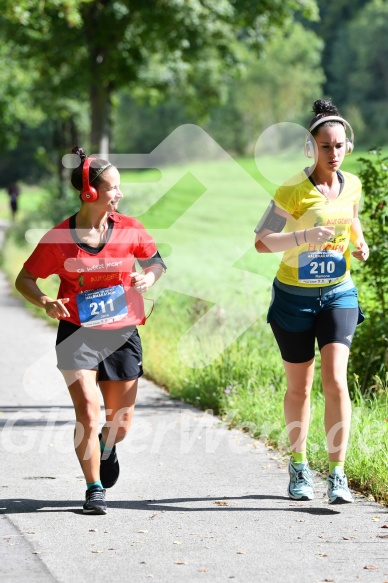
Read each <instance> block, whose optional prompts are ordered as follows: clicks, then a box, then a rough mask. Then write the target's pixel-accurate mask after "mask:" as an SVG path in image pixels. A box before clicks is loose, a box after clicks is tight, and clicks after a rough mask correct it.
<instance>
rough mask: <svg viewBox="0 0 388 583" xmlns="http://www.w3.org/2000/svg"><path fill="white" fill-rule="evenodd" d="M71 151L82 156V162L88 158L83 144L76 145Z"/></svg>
mask: <svg viewBox="0 0 388 583" xmlns="http://www.w3.org/2000/svg"><path fill="white" fill-rule="evenodd" d="M71 152H72V154H76V155H77V156H79V157H80V158H81V162H83V161H84V160H85V159H86V158H87V155H86V154H85V150H84V149H83V148H81V146H74V148H72V149H71Z"/></svg>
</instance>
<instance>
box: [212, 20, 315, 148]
mask: <svg viewBox="0 0 388 583" xmlns="http://www.w3.org/2000/svg"><path fill="white" fill-rule="evenodd" d="M322 49H323V43H322V41H321V40H320V39H319V37H318V36H317V35H316V34H315V33H314V32H312V31H311V30H306V29H305V28H303V26H302V25H301V24H299V23H296V24H295V25H294V26H293V27H292V30H291V31H290V32H289V34H284V33H282V32H276V33H275V34H274V36H273V38H272V39H271V40H270V41H269V42H268V43H267V45H266V47H265V50H264V52H263V54H262V55H260V57H259V55H257V54H256V55H255V54H252V52H250V53H249V54H248V55H247V63H246V69H247V71H246V75H245V77H244V78H243V79H241V80H238V81H234V82H232V86H231V90H230V98H229V100H228V101H227V103H226V104H225V105H224V106H221V107H218V108H216V109H215V110H214V111H213V112H211V118H210V123H209V124H207V126H206V127H207V128H208V129H209V131H210V133H212V135H214V137H215V138H216V139H217V140H218V141H219V142H220V143H221V144H222V145H223V146H224V147H226V148H227V149H229V150H236V151H237V153H240V154H243V153H246V152H247V151H250V152H251V151H252V149H253V145H254V142H255V141H256V140H257V137H258V136H259V134H260V132H262V131H263V130H264V129H265V128H267V127H268V126H269V125H271V124H275V123H279V122H286V121H291V122H294V123H305V122H306V117H309V115H308V111H311V105H312V102H313V101H314V100H315V99H317V97H319V96H320V95H321V91H322V85H323V83H324V80H325V77H324V74H323V71H322V67H321V64H320V62H321V52H322ZM310 117H311V116H310Z"/></svg>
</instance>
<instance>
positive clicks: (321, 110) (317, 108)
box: [313, 99, 339, 117]
mask: <svg viewBox="0 0 388 583" xmlns="http://www.w3.org/2000/svg"><path fill="white" fill-rule="evenodd" d="M313 112H314V114H315V115H316V116H319V117H321V116H326V115H339V111H338V109H337V108H336V106H335V105H333V104H332V102H331V101H330V99H317V100H316V101H314V104H313Z"/></svg>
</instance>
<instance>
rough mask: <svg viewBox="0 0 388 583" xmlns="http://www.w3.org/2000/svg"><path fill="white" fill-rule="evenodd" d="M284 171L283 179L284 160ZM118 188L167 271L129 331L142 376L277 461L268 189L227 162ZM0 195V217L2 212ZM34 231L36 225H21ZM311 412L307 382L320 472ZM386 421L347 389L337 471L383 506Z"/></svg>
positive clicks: (378, 401)
mask: <svg viewBox="0 0 388 583" xmlns="http://www.w3.org/2000/svg"><path fill="white" fill-rule="evenodd" d="M359 155H361V154H359ZM357 157H358V155H357V154H356V155H355V156H350V157H348V158H346V159H345V162H344V165H343V169H345V170H349V171H351V172H354V173H357V167H358V162H357ZM271 164H273V160H271V158H269V157H268V159H267V160H266V159H262V160H261V161H260V167H261V168H263V167H265V168H267V169H269V170H271V171H273V172H274V171H275V170H276V169H275V168H270V166H271ZM289 165H290V166H289V170H290V173H292V172H294V163H293V161H292V160H291V161H289ZM283 170H284V169H283ZM284 171H285V172H287V171H288V168H285V170H284ZM122 189H123V192H124V199H123V201H122V202H121V204H120V210H121V211H122V212H124V213H125V214H130V215H132V216H136V217H138V218H139V219H140V220H141V222H142V223H143V224H144V225H145V226H146V227H147V229H148V230H149V231H150V232H151V234H152V235H153V236H154V238H155V240H156V241H157V243H158V248H159V249H160V251H161V254H162V256H163V257H164V259H165V261H166V263H167V266H168V270H167V273H166V274H165V275H164V276H163V278H162V279H161V280H160V282H158V285H157V286H155V288H153V290H152V292H151V293H149V294H147V297H150V298H153V299H155V300H157V302H156V307H155V310H154V312H153V314H152V317H151V318H150V320H149V322H148V323H147V325H146V326H144V327H141V329H140V333H141V336H142V340H143V343H144V347H145V358H144V361H145V369H146V371H147V375H148V376H150V377H151V378H153V379H154V380H155V381H156V382H158V383H160V384H162V385H164V386H166V387H167V388H168V390H169V391H170V392H171V394H172V395H173V396H174V397H177V398H183V399H185V400H187V401H189V402H191V403H193V404H195V405H197V406H199V407H202V408H205V409H211V410H213V411H214V412H215V413H217V414H219V415H221V416H223V417H224V418H226V419H228V422H229V423H230V424H231V425H233V426H238V427H240V428H241V429H243V430H244V428H245V430H249V431H250V432H251V433H252V434H253V435H255V436H256V437H259V438H261V439H263V440H264V441H266V442H267V443H271V444H274V445H275V446H277V447H279V448H280V449H281V451H283V452H284V453H285V454H287V448H288V444H287V439H286V436H285V434H284V421H283V412H282V401H283V395H284V390H285V380H284V374H283V369H282V365H281V361H280V357H279V355H278V350H277V347H276V345H275V342H274V339H273V337H272V335H271V333H270V330H269V327H268V326H267V325H266V322H265V316H266V311H267V308H268V303H269V299H270V289H271V285H272V280H273V276H274V274H275V272H276V269H277V265H278V262H279V257H278V256H276V255H271V254H268V255H267V254H264V255H260V256H259V255H257V253H256V252H255V250H254V248H253V240H254V233H253V229H254V227H255V226H256V224H257V222H258V220H259V218H260V217H261V215H262V213H263V211H264V209H265V208H266V207H267V205H268V201H269V196H270V194H273V192H274V190H275V189H276V185H274V184H272V183H269V182H268V181H267V180H265V179H264V178H263V177H262V176H261V174H260V172H259V171H258V169H257V167H256V164H255V161H254V160H253V159H243V160H239V163H237V162H236V161H235V160H233V159H232V158H230V159H224V160H221V161H208V162H206V163H204V162H194V163H192V164H189V165H179V166H178V165H177V166H174V167H168V168H163V170H162V172H158V171H154V170H150V171H139V172H126V171H125V172H122ZM5 196H6V195H4V200H3V197H1V204H0V213H1V216H4V215H6V214H7V212H8V206H7V204H8V201H7V200H6V199H5ZM41 198H42V191H41V190H40V189H38V188H27V187H25V188H23V190H22V195H21V197H20V219H22V217H23V216H24V217H25V218H26V217H28V216H29V215H30V214H31V213H32V212H33V211H34V208H36V206H37V204H38V203H39V201H40V200H41ZM4 201H5V203H4ZM3 203H4V204H3ZM43 215H44V213H43ZM35 227H36V228H37V227H39V225H38V224H35V223H32V224H30V228H32V229H33V228H35ZM28 252H29V250H28V248H27V247H26V248H25V247H21V246H20V245H15V244H14V243H13V241H12V237H10V238H8V242H7V246H6V252H5V257H6V261H5V263H4V267H5V269H6V271H7V273H8V275H9V277H10V279H14V277H15V275H16V273H17V271H18V270H19V269H20V266H21V264H22V262H23V260H24V258H25V257H26V256H27V255H28ZM56 285H57V283H56V281H55V280H54V281H52V282H51V283H50V282H44V284H43V283H42V287H43V286H44V289H45V291H46V292H47V293H50V294H54V293H55V287H56ZM50 288H51V291H49V290H50ZM149 305H151V304H149ZM146 308H147V302H146ZM318 364H319V358H318ZM352 384H353V383H352ZM352 389H353V386H352ZM323 411H324V401H323V397H322V393H321V388H320V382H319V375H318V374H317V375H316V379H315V385H314V396H313V400H312V422H311V431H310V440H309V459H310V462H311V464H312V466H313V467H315V468H316V469H320V470H322V471H326V469H327V453H326V450H325V436H324V430H323ZM387 417H388V414H387V393H386V392H385V396H384V395H383V396H381V397H379V398H374V399H369V400H366V399H365V398H363V397H362V396H361V395H360V393H359V392H357V386H356V385H355V400H354V417H353V429H352V438H351V443H350V447H349V456H348V462H347V473H348V475H349V478H350V480H351V482H352V484H353V485H354V486H357V487H359V488H361V489H362V490H364V491H370V492H372V493H373V494H374V495H375V496H376V497H377V498H379V499H380V500H385V501H388V489H387V484H388V470H387V468H388V463H387V462H388V459H387V452H388V433H387V423H386V418H387Z"/></svg>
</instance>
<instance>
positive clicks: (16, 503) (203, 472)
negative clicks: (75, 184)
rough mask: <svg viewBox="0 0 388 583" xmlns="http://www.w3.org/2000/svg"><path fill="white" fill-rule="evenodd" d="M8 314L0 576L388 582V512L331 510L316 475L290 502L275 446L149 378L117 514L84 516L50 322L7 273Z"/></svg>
mask: <svg viewBox="0 0 388 583" xmlns="http://www.w3.org/2000/svg"><path fill="white" fill-rule="evenodd" d="M0 317H1V326H2V333H1V360H2V373H3V374H2V378H1V387H2V388H1V393H0V428H1V432H0V451H1V466H0V581H1V582H2V583H8V582H13V581H18V582H22V583H24V582H33V583H35V582H38V583H41V582H42V583H46V582H47V583H49V582H63V583H65V582H66V583H73V582H74V583H75V582H76V583H92V582H93V583H106V581H111V580H115V581H123V582H127V581H128V582H129V581H131V582H134V583H137V582H143V581H144V582H145V581H155V582H158V583H175V582H179V583H180V582H182V581H184V582H185V583H191V582H206V583H216V582H220V583H221V582H223V583H225V582H232V581H233V582H236V583H251V582H252V583H254V582H265V583H284V582H285V583H293V582H295V583H296V582H298V583H318V582H322V581H333V582H335V583H356V582H365V583H370V582H373V583H383V582H387V581H388V538H387V535H388V512H387V509H386V508H384V507H383V506H380V505H378V504H376V503H374V502H370V501H368V500H366V499H365V498H364V497H362V496H357V497H356V502H355V503H354V504H353V505H347V506H340V507H337V506H336V507H331V506H329V505H328V503H327V498H326V496H325V492H326V482H325V481H324V479H322V477H319V476H316V477H315V482H316V492H317V495H316V499H315V500H314V501H311V502H302V503H300V502H294V501H292V500H290V499H288V497H287V496H286V488H287V481H288V480H287V467H286V462H285V461H283V460H282V458H281V456H280V455H279V454H278V453H277V452H276V451H274V450H272V449H269V448H267V447H265V446H264V445H263V444H262V443H261V442H259V441H256V440H253V439H251V438H250V437H249V436H247V435H246V434H244V433H241V432H239V431H237V430H232V431H230V430H228V429H227V428H226V427H225V426H224V424H223V423H222V422H220V420H219V419H218V418H216V417H214V416H212V415H211V414H209V413H204V412H201V411H198V410H197V409H195V408H193V407H190V406H188V405H186V404H184V403H181V402H179V401H175V400H172V399H171V398H170V397H169V395H168V393H166V392H165V391H164V390H162V389H160V388H159V387H157V386H155V385H154V384H153V383H151V382H149V381H147V380H144V379H143V380H142V381H141V384H140V391H139V398H138V403H137V407H136V412H135V419H134V423H133V427H132V430H131V434H130V437H128V439H127V440H126V441H124V442H123V443H121V444H120V445H119V446H118V454H119V458H120V463H121V469H122V471H121V477H120V480H119V482H118V483H117V485H116V486H115V487H114V488H112V489H111V490H109V491H108V496H107V500H108V514H107V515H106V516H88V515H84V514H83V513H82V510H81V509H82V504H83V499H84V491H85V484H84V480H83V478H82V475H81V472H80V469H79V466H78V462H77V459H76V456H75V453H74V451H73V446H72V433H73V427H74V413H73V409H72V406H71V402H70V398H69V396H68V394H67V389H66V385H65V384H64V382H63V381H62V378H61V376H60V374H59V373H58V372H57V371H56V368H55V359H54V351H53V346H54V340H55V329H53V328H51V327H49V326H47V325H46V324H45V323H44V322H43V321H41V320H39V319H36V318H34V317H32V316H31V315H30V314H29V313H28V312H27V311H26V310H25V309H24V308H23V307H22V304H21V302H20V301H19V299H18V298H15V297H13V296H12V295H11V290H10V287H9V285H8V284H7V282H6V281H5V279H4V277H3V276H2V275H1V277H0ZM144 349H145V350H144V351H145V367H146V354H147V347H146V346H145V347H144ZM101 419H103V413H102V417H101Z"/></svg>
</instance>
